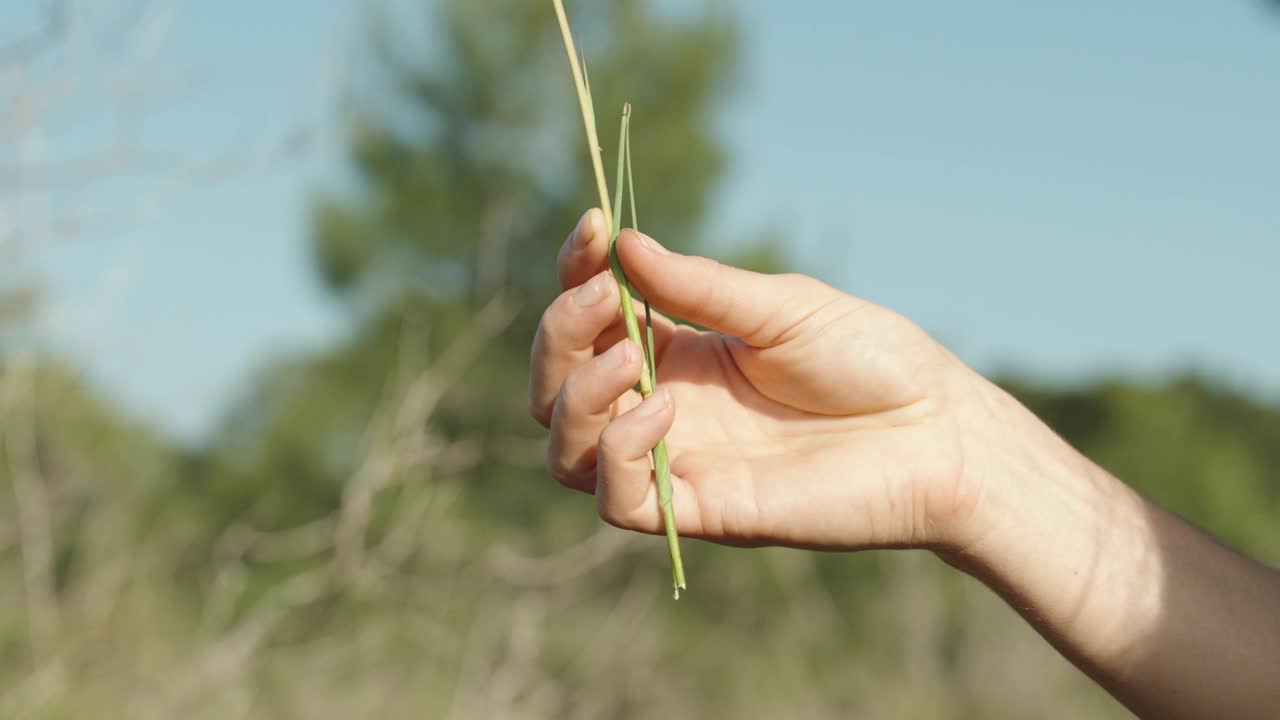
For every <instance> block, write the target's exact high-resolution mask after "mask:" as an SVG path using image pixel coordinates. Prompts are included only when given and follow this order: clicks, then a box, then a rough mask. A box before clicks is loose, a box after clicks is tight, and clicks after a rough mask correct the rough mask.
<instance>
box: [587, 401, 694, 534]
mask: <svg viewBox="0 0 1280 720" xmlns="http://www.w3.org/2000/svg"><path fill="white" fill-rule="evenodd" d="M674 419H675V405H674V403H673V402H672V400H671V393H670V392H669V391H668V390H667V389H666V388H659V389H658V390H656V391H655V392H654V393H653V394H652V395H650V396H649V397H648V398H646V399H645V401H644V402H642V403H640V404H639V405H637V406H636V407H635V408H634V409H632V410H631V411H629V412H626V413H623V414H622V415H619V416H618V418H617V419H615V420H614V421H613V422H611V423H609V424H608V425H607V426H605V429H604V431H603V432H601V433H600V443H599V447H598V449H597V459H596V509H597V510H598V511H599V512H600V517H602V518H604V520H605V522H608V523H609V524H610V525H615V526H617V527H620V528H626V529H628V530H640V531H643V532H655V531H657V530H658V529H660V528H661V527H662V526H661V518H660V515H659V510H658V505H657V501H656V496H655V495H654V487H653V485H654V483H653V473H652V471H651V469H650V465H649V451H650V450H651V449H653V447H654V446H655V445H657V444H658V441H659V440H661V439H662V438H663V436H664V435H666V433H667V431H668V430H669V429H671V423H672V421H673V420H674Z"/></svg>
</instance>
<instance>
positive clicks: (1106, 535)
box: [529, 210, 1280, 718]
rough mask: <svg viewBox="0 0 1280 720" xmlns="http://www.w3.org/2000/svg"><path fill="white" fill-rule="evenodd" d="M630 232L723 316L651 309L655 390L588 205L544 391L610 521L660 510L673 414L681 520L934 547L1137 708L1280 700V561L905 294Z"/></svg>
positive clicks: (579, 471) (542, 363)
mask: <svg viewBox="0 0 1280 720" xmlns="http://www.w3.org/2000/svg"><path fill="white" fill-rule="evenodd" d="M617 242H618V253H619V256H620V259H621V261H622V265H623V267H624V268H626V272H627V275H628V277H629V279H630V280H631V282H632V283H633V285H634V286H635V287H636V289H637V290H638V291H639V293H640V295H641V296H643V297H645V298H647V299H648V300H649V301H650V302H651V303H652V304H653V306H654V307H655V308H656V309H658V310H661V311H663V312H665V313H668V314H669V315H671V316H674V317H680V318H684V319H686V320H688V321H690V322H691V323H694V324H697V325H699V326H702V327H706V328H710V330H709V331H698V330H695V329H693V328H690V327H688V326H676V325H674V324H672V323H671V322H670V321H668V320H666V319H665V318H657V319H656V320H655V330H656V336H657V346H658V378H659V390H658V392H655V393H654V395H653V396H652V397H650V398H648V399H647V400H644V401H643V402H641V400H640V397H639V395H638V394H637V393H636V392H635V391H634V390H632V389H631V388H632V386H633V385H634V384H635V383H636V381H637V380H638V379H639V377H640V373H641V367H642V351H641V350H640V348H639V347H638V346H636V345H634V344H632V343H631V342H630V341H628V340H626V339H625V331H624V329H623V326H622V322H621V314H620V312H619V310H618V306H619V301H618V290H617V288H616V285H615V283H614V281H613V279H612V277H611V276H610V275H609V274H608V271H607V269H606V268H607V262H606V251H607V245H608V235H607V231H606V229H605V227H604V218H603V214H602V213H601V212H600V211H598V210H593V211H590V212H588V213H587V214H586V215H584V216H583V219H582V220H581V221H580V222H579V224H578V226H577V228H575V230H574V231H573V232H572V233H571V234H570V235H569V237H568V239H567V240H566V241H565V244H564V246H563V248H562V249H561V252H560V254H559V257H558V260H557V265H558V272H559V278H560V284H561V287H562V288H563V289H564V293H563V294H562V295H561V296H560V297H559V298H558V299H557V300H555V302H553V303H552V304H551V306H550V307H548V308H547V310H546V312H545V313H544V315H543V318H542V322H541V323H540V325H539V328H538V332H537V335H536V337H535V339H534V343H533V353H532V357H531V365H532V366H531V374H530V393H529V409H530V413H531V414H532V415H533V417H534V418H535V419H537V420H538V421H539V422H540V423H542V424H543V425H544V426H546V427H547V428H549V430H550V437H549V441H548V450H547V468H548V470H549V472H550V474H551V475H552V476H553V477H555V478H556V479H558V480H559V481H560V482H561V483H563V484H565V485H567V486H569V487H572V488H575V489H578V490H582V491H585V492H590V493H594V494H595V496H596V505H597V509H598V511H599V513H600V515H601V517H603V518H604V519H605V520H606V521H608V522H610V523H612V524H614V525H616V526H618V527H622V528H625V529H630V530H637V531H641V532H648V533H660V532H661V531H662V525H661V520H660V516H659V511H658V503H657V497H656V491H655V489H654V482H653V477H652V471H651V469H650V464H649V458H648V453H649V451H650V449H652V447H653V446H654V445H655V444H656V443H657V441H658V440H659V439H660V438H662V437H663V436H664V435H665V436H666V437H667V440H668V444H669V448H670V453H671V469H672V474H673V486H674V504H675V510H676V520H677V522H676V524H677V526H678V529H679V531H680V534H682V535H686V536H691V537H699V538H703V539H706V540H710V541H714V542H719V543H724V544H729V545H787V546H793V547H803V548H814V549H822V550H855V549H863V548H876V547H900V548H924V549H928V550H932V551H934V552H935V553H936V554H937V555H938V556H939V557H941V558H942V559H943V560H945V561H946V562H948V563H950V564H951V565H953V566H955V567H957V568H959V569H961V570H963V571H965V572H968V573H970V574H972V575H974V576H975V577H976V578H978V579H979V580H981V581H982V582H983V583H985V584H986V585H988V586H989V587H991V588H992V589H993V590H994V591H995V592H997V593H998V594H1000V596H1001V597H1003V598H1004V599H1005V600H1006V601H1007V602H1008V603H1009V604H1010V605H1011V606H1012V607H1014V608H1015V609H1017V610H1018V612H1019V613H1021V614H1022V615H1023V617H1024V618H1026V619H1027V621H1028V622H1030V623H1031V624H1032V626H1033V627H1035V628H1036V630H1037V631H1038V632H1040V633H1041V634H1042V635H1043V636H1044V637H1045V638H1046V639H1047V640H1048V641H1049V642H1051V643H1052V644H1053V645H1054V646H1055V647H1056V648H1057V649H1058V650H1059V651H1061V652H1062V653H1063V654H1064V655H1065V656H1066V657H1067V658H1068V659H1069V660H1071V661H1072V662H1074V663H1075V664H1076V665H1077V666H1079V667H1080V668H1081V669H1082V670H1084V671H1085V672H1086V673H1088V674H1089V675H1090V676H1091V677H1093V678H1094V679H1095V680H1096V681H1097V682H1099V683H1100V684H1101V685H1103V686H1104V687H1106V688H1107V689H1108V690H1109V691H1110V692H1111V693H1112V694H1114V695H1115V696H1116V697H1117V698H1118V699H1119V700H1120V701H1121V702H1123V703H1125V704H1126V705H1127V706H1128V707H1129V708H1130V709H1132V710H1134V711H1135V712H1137V713H1138V714H1139V715H1142V716H1150V717H1170V718H1200V717H1233V718H1252V717H1259V718H1261V717H1273V716H1274V711H1275V708H1277V707H1280V683H1277V682H1275V677H1276V668H1280V613H1277V612H1275V608H1277V607H1280V573H1278V572H1276V571H1275V570H1274V569H1272V568H1268V567H1266V566H1264V565H1262V564H1260V563H1257V562H1255V561H1253V560H1250V559H1249V558H1246V557H1244V556H1242V555H1239V554H1237V553H1235V552H1234V551H1232V550H1229V549H1228V548H1226V547H1224V546H1222V545H1220V544H1218V543H1217V542H1215V541H1214V540H1213V539H1212V538H1209V537H1208V536H1207V535H1204V534H1203V533H1201V532H1200V531H1198V530H1196V529H1195V528H1193V527H1191V526H1190V525H1188V524H1186V523H1185V522H1183V521H1181V520H1180V519H1178V518H1176V517H1175V516H1173V515H1171V514H1169V513H1167V512H1165V511H1164V510H1162V509H1160V508H1158V507H1157V506H1155V505H1153V504H1152V503H1150V502H1148V501H1147V500H1145V499H1144V498H1142V497H1140V496H1139V495H1137V494H1136V493H1134V492H1133V491H1132V490H1130V489H1129V488H1128V487H1127V486H1125V485H1124V484H1123V483H1121V482H1119V481H1118V480H1116V479H1115V478H1114V477H1112V476H1110V475H1109V474H1108V473H1106V472H1105V471H1104V470H1102V469H1101V468H1099V467H1098V466H1097V465H1095V464H1093V463H1092V462H1090V461H1089V460H1088V459H1087V458H1085V457H1083V456H1082V455H1080V454H1079V453H1078V452H1076V451H1075V450H1074V449H1073V448H1071V447H1070V446H1069V445H1068V444H1067V443H1065V442H1063V441H1062V440H1061V439H1060V438H1059V437H1058V436H1057V435H1056V434H1055V433H1053V432H1052V431H1051V430H1050V429H1049V428H1048V427H1046V426H1045V425H1044V424H1043V423H1042V422H1040V420H1039V419H1038V418H1036V417H1035V416H1034V415H1033V414H1032V413H1030V412H1029V411H1027V410H1026V408H1024V407H1023V406H1022V405H1020V404H1019V403H1018V402H1017V401H1016V400H1014V399H1013V398H1012V397H1010V396H1009V395H1008V394H1006V393H1004V392H1003V391H1002V390H1000V389H999V388H998V387H996V386H995V385H993V384H992V383H990V382H988V381H987V380H986V379H984V378H983V377H982V376H981V375H979V374H977V373H976V372H974V371H972V370H971V369H969V368H968V367H966V366H965V365H964V364H963V363H962V362H960V361H959V360H958V359H957V358H956V357H955V356H954V355H953V354H951V353H950V352H948V351H947V350H946V349H945V348H943V347H942V346H941V345H940V344H938V343H937V342H935V341H934V340H933V339H931V338H930V337H929V336H928V335H927V334H926V333H925V332H923V331H922V330H921V329H920V328H919V327H917V326H916V325H914V324H913V323H911V322H910V321H909V320H907V319H906V318H903V317H902V316H900V315H898V314H896V313H894V312H892V311H890V310H887V309H885V308H882V307H879V306H877V305H875V304H873V303H869V302H866V301H863V300H860V299H858V298H855V297H852V296H850V295H847V294H844V293H842V292H839V291H837V290H835V289H834V288H831V287H829V286H827V285H825V284H823V283H821V282H818V281H817V280H814V279H812V278H808V277H805V276H802V275H760V274H756V273H750V272H747V271H744V270H740V269H736V268H732V267H727V266H724V265H721V264H718V263H716V262H714V261H712V260H709V259H707V258H700V257H693V256H685V255H679V254H675V253H670V252H668V251H666V250H664V249H663V248H662V247H661V246H660V245H658V244H657V243H656V242H655V241H654V240H652V239H650V238H647V237H645V236H643V235H640V234H638V233H635V232H633V231H624V232H623V233H622V234H621V236H619V238H618V241H617ZM1210 659H1212V660H1211V661H1210Z"/></svg>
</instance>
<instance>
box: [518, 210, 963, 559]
mask: <svg viewBox="0 0 1280 720" xmlns="http://www.w3.org/2000/svg"><path fill="white" fill-rule="evenodd" d="M607 245H608V236H607V232H606V229H605V227H604V221H603V215H602V214H601V213H600V212H599V211H597V210H593V211H590V212H588V213H587V214H586V215H585V216H584V217H583V219H582V220H581V222H579V224H578V227H577V228H576V229H575V230H574V232H573V233H572V234H571V235H570V236H569V238H568V239H567V240H566V242H565V245H564V247H563V249H562V250H561V253H560V256H559V259H558V265H559V274H560V282H561V286H562V287H563V288H564V289H565V292H564V293H563V294H562V295H561V296H560V297H559V298H558V299H557V300H556V301H555V302H554V303H552V305H551V306H550V307H549V308H548V309H547V311H546V313H545V314H544V316H543V318H542V322H541V324H540V326H539V328H538V333H537V336H536V339H535V340H534V345H533V355H532V377H531V382H530V411H531V413H532V415H533V416H534V418H536V419H537V420H538V421H539V422H541V423H542V424H543V425H545V426H547V427H549V428H550V430H551V438H550V443H549V448H548V454H547V467H548V469H549V471H550V472H551V474H552V475H553V476H554V477H555V478H557V479H558V480H559V481H560V482H562V483H563V484H565V485H567V486H569V487H572V488H576V489H579V490H583V491H586V492H594V493H595V494H596V497H597V501H598V509H599V512H600V514H601V516H602V517H603V518H604V519H605V520H607V521H608V522H610V523H612V524H614V525H617V526H619V527H623V528H628V529H632V530H639V531H643V532H650V533H658V532H661V530H662V525H661V520H660V516H659V510H658V503H657V499H656V489H655V487H654V483H653V480H652V473H651V470H650V465H649V460H648V456H647V454H648V452H649V450H650V449H652V447H653V446H654V445H655V444H656V443H657V442H658V440H659V439H660V438H662V437H663V436H664V435H665V436H666V437H667V444H668V447H669V451H670V454H671V471H672V482H673V487H674V496H673V497H674V504H675V512H676V524H677V528H678V530H679V531H680V533H681V534H682V535H686V536H691V537H700V538H705V539H708V540H713V541H716V542H721V543H726V544H733V545H759V544H781V545H789V546H797V547H812V548H823V549H855V548H867V547H931V548H941V547H950V546H953V545H954V544H955V543H957V542H959V541H960V540H961V539H962V538H963V536H964V534H965V530H966V528H965V527H964V526H965V521H966V519H967V516H968V515H969V510H970V509H971V508H972V507H973V506H974V504H975V502H976V500H977V499H978V498H979V497H980V495H981V493H982V490H981V487H980V484H979V483H978V482H977V481H976V480H975V479H974V478H973V477H971V476H970V475H967V474H966V465H967V462H968V460H969V458H968V454H969V448H967V447H966V443H965V442H964V437H963V427H962V426H963V422H962V417H963V415H964V411H965V406H966V405H972V404H973V403H974V398H973V395H974V393H973V392H972V390H971V386H972V380H973V378H976V375H974V374H973V373H971V372H970V371H969V370H968V369H967V368H966V367H965V366H964V365H963V364H962V363H960V362H959V361H958V360H957V359H956V358H955V357H954V356H953V355H952V354H951V353H949V352H947V351H946V350H945V349H944V348H942V347H941V346H940V345H939V344H938V343H936V342H934V341H933V340H932V339H931V338H929V336H928V335H926V334H925V333H924V332H923V331H921V330H920V329H919V328H918V327H917V326H915V325H914V324H912V323H911V322H910V321H908V320H907V319H905V318H903V317H901V316H899V315H897V314H896V313H893V312H891V311H889V310H886V309H884V308H881V307H878V306H876V305H874V304H872V303H869V302H865V301H863V300H859V299H857V298H854V297H851V296H849V295H846V294H844V293H841V292H839V291H837V290H835V289H833V288H831V287H829V286H827V285H825V284H823V283H821V282H819V281H817V280H814V279H812V278H809V277H805V276H801V275H761V274H757V273H751V272H747V271H744V270H739V269H736V268H731V267H727V266H724V265H720V264H718V263H716V262H714V261H712V260H708V259H705V258H700V257H692V256H685V255H678V254H675V253H670V252H668V251H667V250H665V249H663V248H662V247H660V246H659V245H658V244H657V243H656V242H654V241H653V240H651V239H650V238H647V237H645V236H643V235H641V234H638V233H635V232H633V231H629V230H628V231H624V232H623V233H622V235H621V236H620V237H619V239H618V252H619V256H620V258H621V261H622V265H623V267H624V268H626V271H627V274H628V276H629V277H630V280H631V282H632V283H633V285H634V286H635V288H636V289H637V290H638V291H639V293H640V295H641V296H643V297H646V298H648V299H649V301H650V303H651V304H652V305H653V306H654V308H655V309H658V310H662V311H664V312H666V313H669V314H671V315H674V316H676V317H680V318H684V319H685V320H688V321H690V322H693V323H696V324H698V325H702V326H704V327H709V328H712V329H713V330H715V331H717V332H707V331H698V330H695V329H693V328H691V327H688V326H677V325H675V324H673V323H672V322H671V321H669V320H667V319H666V318H662V317H656V316H655V321H654V332H655V336H656V344H657V357H658V362H657V364H658V388H659V391H658V392H656V393H655V394H654V396H653V397H651V398H649V399H648V400H646V401H644V402H643V403H641V402H640V397H639V395H638V393H636V392H635V391H634V390H632V389H631V388H632V386H633V385H634V384H635V382H636V381H637V379H638V378H639V375H640V372H641V366H642V360H643V351H642V350H641V349H640V348H639V347H637V346H636V345H634V344H633V343H631V342H630V341H628V340H626V339H625V329H624V327H623V325H622V319H621V313H620V312H619V307H618V291H617V288H616V286H615V283H614V280H613V278H612V276H611V275H610V273H609V271H608V270H607V266H608V263H607ZM640 315H641V316H643V315H642V313H640Z"/></svg>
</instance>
